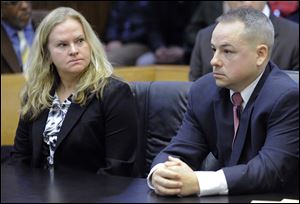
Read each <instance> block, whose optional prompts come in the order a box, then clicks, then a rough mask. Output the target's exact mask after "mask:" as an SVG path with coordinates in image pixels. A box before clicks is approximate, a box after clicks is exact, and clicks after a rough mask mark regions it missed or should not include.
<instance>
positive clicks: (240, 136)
mask: <svg viewBox="0 0 300 204" xmlns="http://www.w3.org/2000/svg"><path fill="white" fill-rule="evenodd" d="M248 107H249V106H248ZM253 107H254V106H253V104H251V107H249V108H247V109H246V110H244V111H243V113H242V114H241V120H240V126H239V129H238V132H237V135H236V139H235V142H234V144H233V149H232V153H231V157H230V162H229V166H233V165H236V164H237V163H238V160H239V158H240V156H241V154H242V150H243V149H244V145H245V141H246V137H247V135H248V134H247V132H248V127H249V125H250V118H251V113H252V110H253Z"/></svg>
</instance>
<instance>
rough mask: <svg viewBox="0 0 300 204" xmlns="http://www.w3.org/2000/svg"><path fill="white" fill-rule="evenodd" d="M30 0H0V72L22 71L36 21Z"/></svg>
mask: <svg viewBox="0 0 300 204" xmlns="http://www.w3.org/2000/svg"><path fill="white" fill-rule="evenodd" d="M31 15H32V8H31V2H30V1H1V74H3V73H18V72H23V70H24V63H25V62H26V60H27V57H28V54H29V48H30V46H31V44H32V42H33V38H34V35H35V34H34V30H35V28H36V26H37V25H36V23H35V22H34V21H32V19H31Z"/></svg>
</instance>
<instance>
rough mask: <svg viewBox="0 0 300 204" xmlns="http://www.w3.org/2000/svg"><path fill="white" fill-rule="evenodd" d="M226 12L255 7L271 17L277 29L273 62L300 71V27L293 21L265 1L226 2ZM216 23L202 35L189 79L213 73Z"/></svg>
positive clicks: (197, 40)
mask: <svg viewBox="0 0 300 204" xmlns="http://www.w3.org/2000/svg"><path fill="white" fill-rule="evenodd" d="M224 4H225V5H224V8H227V9H225V12H226V10H228V9H229V10H230V9H236V8H239V7H252V8H255V9H257V10H259V11H262V12H263V13H264V14H265V15H266V16H268V17H269V18H270V20H271V21H272V23H273V26H274V29H275V42H274V46H273V51H272V56H271V59H272V61H273V62H274V63H275V64H276V65H278V66H279V68H281V69H290V70H299V24H297V23H294V22H292V21H290V20H287V19H284V18H281V17H276V16H274V15H273V14H272V13H271V12H270V8H269V7H268V5H267V4H266V2H265V1H225V2H224ZM215 26H216V25H215V24H214V25H211V26H209V27H207V28H204V29H202V30H200V31H199V32H198V35H197V38H196V43H195V46H194V49H193V52H192V57H191V62H190V73H189V79H190V80H191V81H194V80H196V79H198V78H199V77H201V76H203V75H204V74H206V73H208V72H211V71H212V67H211V65H210V60H211V58H212V56H213V53H212V52H211V51H210V43H209V42H210V39H211V34H212V31H213V29H214V28H215Z"/></svg>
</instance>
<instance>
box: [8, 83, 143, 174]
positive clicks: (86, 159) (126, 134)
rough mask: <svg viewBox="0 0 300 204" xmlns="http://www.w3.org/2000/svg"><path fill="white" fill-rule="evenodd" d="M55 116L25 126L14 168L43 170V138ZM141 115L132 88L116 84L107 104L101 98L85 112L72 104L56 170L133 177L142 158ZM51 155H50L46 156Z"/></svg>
mask: <svg viewBox="0 0 300 204" xmlns="http://www.w3.org/2000/svg"><path fill="white" fill-rule="evenodd" d="M48 113H49V110H47V111H44V112H43V113H42V114H41V115H40V116H39V117H38V118H37V119H36V120H34V121H33V122H28V121H25V120H20V121H19V125H18V128H17V132H16V138H15V144H14V148H13V154H12V161H11V162H10V163H11V164H27V165H30V166H32V167H37V168H42V167H43V165H44V164H45V163H44V161H45V158H46V154H47V152H48V151H49V150H48V149H47V151H46V150H45V149H46V148H45V143H44V142H43V132H44V130H45V125H46V121H47V118H48ZM136 143H137V113H136V107H135V103H134V98H133V95H132V93H131V89H130V87H129V85H128V84H126V83H124V82H120V81H118V80H115V79H112V80H111V82H110V84H109V85H108V86H107V87H106V88H105V90H104V95H103V99H101V100H98V99H97V98H96V97H95V95H92V97H90V98H89V99H88V102H87V104H86V105H84V106H80V105H79V104H76V103H72V104H71V106H70V107H69V109H68V112H67V114H66V117H65V119H64V122H63V124H62V127H61V130H60V132H59V135H58V139H57V143H56V150H55V154H54V166H55V168H71V169H80V170H85V171H90V172H94V173H96V172H102V173H108V174H113V175H122V176H131V175H133V174H134V171H133V165H134V161H135V157H136V155H135V154H136V151H135V147H136ZM45 151H46V153H45Z"/></svg>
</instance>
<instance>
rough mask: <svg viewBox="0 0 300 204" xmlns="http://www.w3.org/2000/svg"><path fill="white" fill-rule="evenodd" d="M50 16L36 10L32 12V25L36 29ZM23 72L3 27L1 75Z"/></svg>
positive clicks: (43, 11) (45, 12)
mask: <svg viewBox="0 0 300 204" xmlns="http://www.w3.org/2000/svg"><path fill="white" fill-rule="evenodd" d="M47 14H48V11H47V10H35V11H33V12H32V25H33V29H36V28H37V26H38V24H39V23H40V22H41V20H42V19H43V18H44V17H45V16H46V15H47ZM19 72H23V69H22V65H20V64H19V60H18V57H17V54H16V53H15V50H14V48H13V45H12V43H11V41H10V39H9V37H8V35H7V33H6V31H5V29H4V28H3V27H2V25H1V74H9V73H19Z"/></svg>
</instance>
